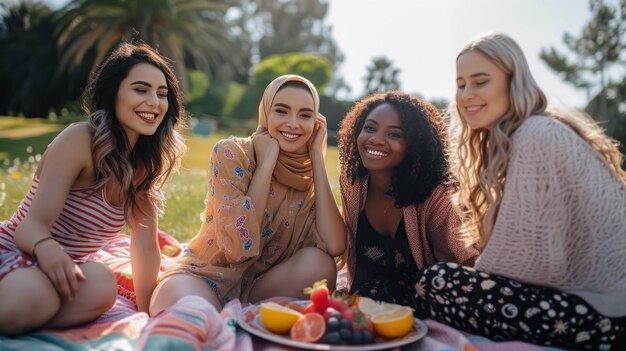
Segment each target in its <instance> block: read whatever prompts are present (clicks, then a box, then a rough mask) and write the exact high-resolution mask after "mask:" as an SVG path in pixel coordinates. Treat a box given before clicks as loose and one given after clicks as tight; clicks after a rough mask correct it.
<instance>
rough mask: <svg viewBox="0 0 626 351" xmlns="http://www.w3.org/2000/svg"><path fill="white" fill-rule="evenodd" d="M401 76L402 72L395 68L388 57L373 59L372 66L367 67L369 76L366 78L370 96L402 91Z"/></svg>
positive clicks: (366, 87)
mask: <svg viewBox="0 0 626 351" xmlns="http://www.w3.org/2000/svg"><path fill="white" fill-rule="evenodd" d="M399 74H400V70H399V69H398V68H395V67H393V63H392V62H391V61H390V60H389V59H387V58H386V57H376V58H374V59H372V63H371V65H370V66H368V67H367V76H366V77H365V90H366V92H367V93H368V94H369V93H373V92H375V91H387V90H398V89H400V81H399V78H398V75H399Z"/></svg>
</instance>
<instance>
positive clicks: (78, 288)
mask: <svg viewBox="0 0 626 351" xmlns="http://www.w3.org/2000/svg"><path fill="white" fill-rule="evenodd" d="M84 109H85V112H86V113H87V115H88V118H87V121H86V122H81V123H75V124H72V125H71V126H69V127H67V128H66V129H65V130H64V131H63V132H61V133H60V134H59V135H58V136H57V137H56V138H55V139H54V141H52V143H51V144H50V145H49V146H48V148H47V150H46V152H45V153H44V155H43V157H42V159H41V162H40V164H39V166H38V168H37V170H36V171H35V177H34V179H33V184H32V187H31V190H30V192H29V193H28V194H26V196H25V197H24V200H23V201H22V203H21V204H20V207H19V208H18V209H17V211H16V213H15V215H14V216H13V217H12V218H11V219H10V220H7V221H4V222H0V296H2V298H1V299H0V334H2V335H18V334H23V333H26V332H29V331H33V330H35V329H38V328H42V327H45V328H66V327H71V326H74V325H78V324H81V323H85V322H88V321H91V320H93V319H96V318H97V317H98V316H100V315H101V314H102V313H103V312H105V311H106V310H108V309H109V308H110V307H111V306H112V305H113V303H114V302H115V298H116V291H117V289H116V288H117V284H116V282H115V277H114V275H113V272H111V271H110V270H109V269H108V268H107V267H106V266H105V265H103V264H101V263H98V262H86V259H85V257H86V256H87V255H89V254H90V253H94V252H96V251H98V250H99V249H100V248H102V247H103V246H104V245H106V243H107V242H108V241H109V240H111V239H112V238H114V237H115V236H116V235H117V234H119V232H120V230H121V229H122V228H124V226H125V223H126V222H128V224H129V225H130V228H131V256H132V257H131V264H132V268H133V272H134V273H135V276H136V280H135V281H134V283H135V291H136V295H137V305H138V308H139V310H140V311H147V309H148V305H149V302H150V296H151V295H152V290H153V289H154V287H155V286H156V279H157V273H158V272H159V266H160V258H161V256H160V252H159V245H158V242H157V213H158V211H159V210H160V209H162V208H163V200H164V197H163V194H162V192H161V187H162V186H163V184H164V182H165V180H166V179H167V178H168V176H169V174H170V173H171V172H172V170H174V169H175V168H176V166H177V164H178V160H179V158H180V157H181V156H182V154H183V152H184V150H185V145H184V143H183V139H182V136H181V134H180V133H179V132H178V131H177V129H178V127H180V126H181V118H182V104H181V94H180V90H179V87H178V81H177V80H176V77H175V76H174V73H173V71H172V69H171V67H170V66H169V65H168V64H167V62H166V61H165V59H164V58H163V57H161V56H160V55H159V54H158V53H157V52H156V51H154V50H153V49H152V48H150V47H149V46H147V45H132V44H123V45H121V46H120V47H119V48H118V49H116V50H115V51H114V52H113V53H112V54H111V55H110V56H109V57H108V58H107V59H106V60H105V61H104V62H103V63H102V64H101V66H100V68H99V69H98V71H97V72H95V74H94V75H93V76H92V77H91V79H90V85H89V86H88V89H87V94H86V101H85V106H84Z"/></svg>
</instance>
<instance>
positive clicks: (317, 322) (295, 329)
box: [290, 313, 326, 342]
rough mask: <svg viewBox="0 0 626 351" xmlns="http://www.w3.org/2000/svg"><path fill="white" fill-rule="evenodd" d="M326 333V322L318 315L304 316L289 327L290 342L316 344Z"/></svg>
mask: <svg viewBox="0 0 626 351" xmlns="http://www.w3.org/2000/svg"><path fill="white" fill-rule="evenodd" d="M324 332H326V321H325V320H324V316H322V315H321V314H319V313H309V314H305V315H303V316H302V317H300V319H298V320H297V321H296V322H295V323H294V324H293V326H292V327H291V335H290V336H291V340H296V341H302V342H317V341H319V340H321V339H322V337H323V336H324Z"/></svg>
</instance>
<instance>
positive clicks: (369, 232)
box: [338, 91, 479, 306]
mask: <svg viewBox="0 0 626 351" xmlns="http://www.w3.org/2000/svg"><path fill="white" fill-rule="evenodd" d="M338 139H339V158H340V160H341V178H340V185H341V199H342V203H343V216H344V220H345V222H346V225H347V227H348V233H349V238H348V250H346V253H345V255H344V261H346V260H347V263H348V285H349V286H350V293H352V294H355V293H356V294H359V295H361V296H368V297H371V298H373V299H375V300H383V301H388V302H393V303H400V304H404V305H412V306H415V305H416V304H415V303H414V301H413V298H414V297H413V296H414V295H415V292H414V282H413V280H414V279H415V276H416V274H417V272H418V271H419V269H420V268H422V267H424V266H425V265H427V264H429V263H434V262H438V261H452V262H458V263H461V264H465V265H473V263H474V261H475V260H476V258H477V257H478V255H479V252H478V250H477V249H476V248H475V246H474V243H472V242H466V241H464V240H463V238H461V237H460V236H459V235H458V234H457V233H458V229H459V227H460V225H461V219H460V217H459V214H458V212H457V211H455V209H454V206H453V204H452V201H451V197H450V195H451V194H452V193H453V191H454V182H453V181H452V180H451V179H450V177H449V175H448V161H447V158H446V142H447V138H446V126H445V123H444V121H443V118H442V117H441V115H440V114H439V112H438V111H437V109H436V108H435V107H434V106H432V105H430V104H428V103H426V102H424V101H423V100H421V99H419V98H417V97H413V96H410V95H408V94H406V93H402V92H398V91H391V92H385V93H375V94H372V95H369V96H367V97H365V98H363V99H361V100H360V101H358V102H356V103H355V105H354V106H353V107H352V109H351V110H350V111H349V112H348V114H347V115H346V116H345V118H344V119H343V121H342V123H341V128H340V130H339V135H338Z"/></svg>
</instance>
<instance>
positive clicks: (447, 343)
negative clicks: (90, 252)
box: [0, 236, 556, 351]
mask: <svg viewBox="0 0 626 351" xmlns="http://www.w3.org/2000/svg"><path fill="white" fill-rule="evenodd" d="M174 242H175V240H174ZM129 255H130V245H129V240H128V238H127V237H124V236H120V237H119V238H118V239H116V240H115V241H113V242H112V243H111V244H110V245H108V246H107V248H106V249H105V250H104V251H103V252H101V253H99V254H98V255H96V256H94V257H93V258H94V259H98V260H101V261H103V262H106V263H109V264H110V266H111V267H112V268H113V269H114V271H116V275H117V276H118V280H119V279H121V278H120V277H123V278H124V279H129V276H131V278H130V279H132V273H129V272H128V266H129V265H128V264H125V262H126V263H128V262H129ZM171 260H172V258H171V257H168V256H163V263H164V265H167V264H169V263H170V262H171ZM340 283H341V282H340ZM122 285H123V284H120V293H121V294H122V295H128V292H127V291H125V290H123V289H124V288H123V286H122ZM241 311H242V306H241V304H240V303H239V301H238V300H233V301H230V302H229V303H228V304H226V306H225V307H224V309H223V310H222V311H221V312H217V311H216V310H215V308H213V306H211V305H210V304H209V303H208V302H206V301H205V300H203V299H201V298H199V297H196V296H188V297H186V298H184V299H182V300H180V301H179V303H177V304H176V305H174V306H172V307H170V308H169V309H167V310H165V311H164V312H163V313H161V314H159V315H158V316H156V317H154V318H152V319H150V318H149V317H148V315H147V314H145V313H139V312H137V310H136V307H135V305H134V303H133V302H132V301H131V300H129V299H127V298H126V297H123V296H118V300H117V303H116V304H115V305H114V306H113V308H111V310H109V311H108V312H107V313H105V314H104V315H102V316H101V317H100V318H99V319H98V320H96V321H94V322H92V323H89V324H87V325H84V326H81V327H78V328H73V329H69V330H64V331H52V330H44V331H39V332H36V333H32V334H28V335H24V336H21V337H18V338H8V337H4V336H0V351H3V350H77V351H78V350H81V351H82V350H96V351H99V350H102V351H104V350H112V349H115V350H177V351H183V350H217V351H229V350H234V351H252V350H261V351H284V350H295V349H293V348H289V347H285V346H282V345H278V344H275V343H272V342H269V341H265V340H263V339H260V338H258V337H253V336H250V335H249V334H247V333H246V332H245V331H243V330H242V329H241V328H240V327H239V326H238V324H237V320H238V317H239V315H240V314H241ZM426 324H427V326H428V334H427V335H426V337H425V338H423V339H422V340H420V341H417V342H415V343H413V344H410V345H406V346H404V347H402V348H401V350H404V351H426V350H429V351H449V350H463V351H475V350H476V351H478V350H481V351H500V350H502V351H505V350H506V351H522V350H528V351H540V350H556V349H549V348H542V347H538V346H534V345H530V344H526V343H522V342H493V341H491V340H489V339H486V338H483V337H480V336H473V335H467V334H465V333H462V332H460V331H458V330H455V329H453V328H450V327H448V326H445V325H443V324H441V323H437V322H434V321H430V320H427V321H426ZM357 348H358V347H357ZM355 350H356V348H355ZM398 350H399V349H398Z"/></svg>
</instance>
